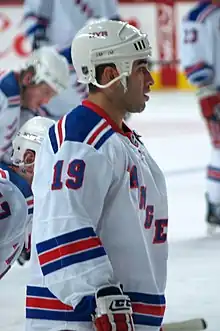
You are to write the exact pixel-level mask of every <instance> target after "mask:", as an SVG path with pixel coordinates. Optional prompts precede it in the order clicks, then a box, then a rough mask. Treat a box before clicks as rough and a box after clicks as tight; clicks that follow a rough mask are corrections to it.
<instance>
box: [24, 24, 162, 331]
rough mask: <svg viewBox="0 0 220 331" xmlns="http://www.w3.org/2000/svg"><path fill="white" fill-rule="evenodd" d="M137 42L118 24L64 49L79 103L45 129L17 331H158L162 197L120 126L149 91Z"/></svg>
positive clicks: (144, 155) (145, 54)
mask: <svg viewBox="0 0 220 331" xmlns="http://www.w3.org/2000/svg"><path fill="white" fill-rule="evenodd" d="M150 54H151V47H150V45H149V42H148V38H147V36H146V34H144V33H142V32H141V31H139V30H138V29H136V28H134V27H132V26H131V25H129V24H128V23H124V22H120V21H102V22H99V23H93V24H91V25H89V26H85V27H84V28H83V29H81V30H80V31H79V32H78V33H77V35H76V37H75V39H74V40H73V44H72V59H73V64H74V67H75V69H76V73H77V76H78V79H79V82H82V83H84V84H88V85H89V97H88V99H87V100H85V101H84V102H83V104H82V105H80V106H78V107H77V108H75V109H73V110H72V111H71V112H69V113H68V114H67V115H65V116H64V117H63V118H61V119H60V120H59V121H58V122H57V123H56V125H54V126H52V127H51V128H50V130H49V134H48V136H47V137H46V138H45V140H44V142H43V144H42V147H41V150H40V153H39V157H38V158H37V163H36V173H35V176H34V181H33V185H32V188H33V193H34V197H35V210H34V219H33V231H32V251H31V264H30V269H31V270H30V273H31V276H30V277H31V279H30V281H29V284H28V286H27V298H26V331H42V330H47V331H49V330H50V331H52V330H53V331H61V330H65V331H67V330H68V331H70V330H84V331H86V330H88V331H91V330H93V328H94V326H95V327H96V329H97V330H98V331H107V330H110V331H111V330H119V331H121V330H123V331H126V330H134V329H136V330H145V329H146V330H149V331H159V329H160V326H161V323H162V320H163V315H164V311H165V298H164V290H165V284H166V264H167V217H168V212H167V193H166V185H165V180H164V176H163V174H162V172H161V170H160V169H159V167H158V166H157V164H156V163H155V161H154V160H153V159H152V157H151V156H150V155H149V153H148V151H147V150H146V148H145V146H144V145H143V143H142V142H141V140H140V137H139V136H138V135H137V134H136V133H134V132H133V131H131V130H130V129H129V128H128V127H127V126H126V125H125V124H124V122H123V117H124V115H125V113H126V111H129V112H131V113H140V112H142V111H143V110H144V108H145V102H146V101H148V99H149V96H148V93H149V91H150V88H151V85H152V84H153V83H154V82H153V79H152V77H151V75H150V72H149V71H148V69H147V62H148V58H149V56H150Z"/></svg>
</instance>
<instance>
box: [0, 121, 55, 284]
mask: <svg viewBox="0 0 220 331" xmlns="http://www.w3.org/2000/svg"><path fill="white" fill-rule="evenodd" d="M53 123H54V121H53V120H51V119H48V118H43V117H40V116H38V117H34V118H32V119H30V120H28V121H27V122H26V123H25V124H24V125H23V126H22V127H21V128H20V130H19V132H18V133H17V135H16V137H15V139H14V140H13V155H12V164H11V165H8V164H6V163H4V162H0V220H1V222H0V279H1V278H2V277H3V276H4V275H5V274H6V272H7V271H8V270H9V269H10V267H11V266H12V264H13V263H14V261H16V259H17V258H18V257H19V255H20V253H21V251H22V248H23V246H24V243H25V241H26V239H27V237H28V234H29V233H28V229H29V228H30V223H31V220H32V216H33V194H32V190H31V182H32V178H33V168H34V160H35V157H36V154H37V153H38V149H39V146H40V144H41V142H42V140H43V138H44V136H45V134H46V132H47V131H48V129H49V127H50V126H52V124H53Z"/></svg>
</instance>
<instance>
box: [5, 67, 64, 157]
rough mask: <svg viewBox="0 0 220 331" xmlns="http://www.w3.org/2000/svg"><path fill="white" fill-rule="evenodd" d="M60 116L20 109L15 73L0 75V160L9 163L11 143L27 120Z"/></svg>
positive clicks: (58, 116)
mask: <svg viewBox="0 0 220 331" xmlns="http://www.w3.org/2000/svg"><path fill="white" fill-rule="evenodd" d="M66 112H67V111H66ZM62 114H63V113H59V114H58V115H56V114H55V115H54V114H49V113H48V111H47V110H46V109H44V108H39V109H36V110H31V109H24V108H22V107H21V104H20V87H19V83H18V75H17V73H16V72H14V71H4V72H2V73H0V160H4V161H5V162H6V163H10V162H11V154H12V141H13V139H14V137H15V135H16V133H17V132H18V130H19V128H20V127H21V126H22V125H23V124H24V123H25V122H26V121H27V120H29V119H30V118H32V117H34V116H38V115H40V116H47V117H50V118H52V119H54V118H55V119H57V118H60V116H61V115H62Z"/></svg>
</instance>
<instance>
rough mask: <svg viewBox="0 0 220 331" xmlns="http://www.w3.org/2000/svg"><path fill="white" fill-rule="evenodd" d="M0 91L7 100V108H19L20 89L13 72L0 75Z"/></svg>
mask: <svg viewBox="0 0 220 331" xmlns="http://www.w3.org/2000/svg"><path fill="white" fill-rule="evenodd" d="M0 90H1V91H2V93H3V94H4V95H5V96H6V97H7V99H8V107H9V108H10V107H16V106H20V88H19V84H18V81H17V79H16V77H15V73H14V72H13V71H9V72H5V73H2V74H0Z"/></svg>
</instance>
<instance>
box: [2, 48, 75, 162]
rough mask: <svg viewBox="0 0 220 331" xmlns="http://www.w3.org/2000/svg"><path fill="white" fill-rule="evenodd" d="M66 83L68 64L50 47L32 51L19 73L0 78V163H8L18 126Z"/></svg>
mask: <svg viewBox="0 0 220 331" xmlns="http://www.w3.org/2000/svg"><path fill="white" fill-rule="evenodd" d="M68 84H69V69H68V64H67V61H66V59H65V58H64V57H63V56H61V55H59V54H58V53H57V52H56V51H55V50H54V49H53V48H52V47H43V48H41V49H40V50H37V51H36V52H34V53H33V54H32V56H31V57H30V58H29V60H28V61H27V62H26V64H25V67H24V68H23V69H22V70H20V71H19V72H14V71H9V72H5V73H3V74H2V75H1V76H0V160H2V159H3V160H4V161H7V162H10V158H11V151H12V140H13V138H14V137H15V135H16V133H17V131H18V129H19V127H20V126H21V125H22V124H23V123H25V121H26V120H28V119H29V118H31V117H33V116H35V115H36V114H39V111H38V109H39V107H40V106H41V105H42V104H44V103H47V102H49V100H50V99H51V98H52V97H54V96H55V95H56V94H58V93H60V92H61V91H62V90H64V89H65V88H67V86H68ZM26 108H28V109H29V110H26ZM40 113H41V112H40Z"/></svg>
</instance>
